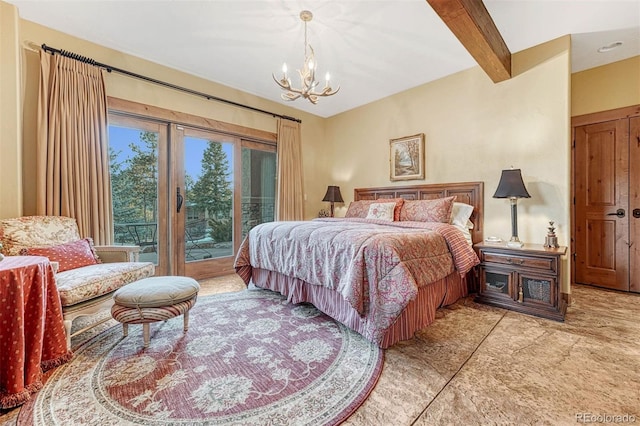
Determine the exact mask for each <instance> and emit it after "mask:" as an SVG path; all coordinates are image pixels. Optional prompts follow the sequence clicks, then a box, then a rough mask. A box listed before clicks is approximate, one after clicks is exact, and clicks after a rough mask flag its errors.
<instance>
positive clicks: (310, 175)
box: [0, 2, 329, 217]
mask: <svg viewBox="0 0 640 426" xmlns="http://www.w3.org/2000/svg"><path fill="white" fill-rule="evenodd" d="M0 4H2V5H5V4H6V3H2V2H0ZM27 42H32V43H35V44H36V45H41V44H43V43H45V44H47V45H49V46H52V47H55V48H59V49H64V50H69V51H73V52H75V53H78V54H81V55H83V56H87V57H90V58H92V59H94V60H96V61H98V62H102V63H105V64H109V65H112V66H114V67H118V68H122V69H125V70H128V71H132V72H135V73H138V74H142V75H146V76H149V77H153V78H155V79H158V80H162V81H166V82H169V83H173V84H176V85H180V86H184V87H187V88H190V89H193V90H196V91H200V92H204V93H208V94H211V95H214V96H217V97H220V98H223V99H228V100H231V101H234V102H238V103H243V104H247V105H250V106H253V107H255V108H260V109H264V110H268V111H273V112H276V113H280V114H283V115H289V116H292V117H296V118H300V119H301V120H302V153H303V162H304V168H305V175H304V188H305V193H306V194H307V197H308V199H309V200H310V201H311V202H312V204H313V208H309V207H308V206H306V205H305V216H307V217H314V216H316V215H317V210H316V205H317V204H316V203H314V202H313V200H316V199H317V200H320V199H322V196H323V195H324V191H325V190H326V179H325V178H324V176H325V175H326V170H327V167H326V165H327V164H328V161H329V160H328V157H327V156H328V153H327V151H326V150H324V149H323V147H324V126H325V120H324V119H323V118H321V117H318V116H314V115H312V114H308V113H304V112H301V111H298V110H294V109H293V108H291V107H289V106H286V105H283V104H281V103H278V102H273V101H270V100H267V99H264V98H259V97H257V96H254V95H251V94H248V93H245V92H242V91H239V90H235V89H232V88H229V87H226V86H222V85H220V84H217V83H214V82H211V81H208V80H205V79H202V78H199V77H195V76H193V75H189V74H186V73H184V72H180V71H177V70H174V69H171V68H168V67H165V66H162V65H159V64H156V63H152V62H149V61H146V60H143V59H140V58H137V57H133V56H131V55H127V54H125V53H122V52H118V51H115V50H112V49H107V48H105V47H102V46H99V45H96V44H93V43H90V42H88V41H85V40H81V39H78V38H75V37H71V36H69V35H67V34H63V33H61V32H58V31H55V30H52V29H50V28H46V27H43V26H41V25H38V24H35V23H33V22H29V21H25V20H20V41H19V43H27ZM20 51H21V54H22V56H23V61H22V63H23V65H22V67H21V70H20V72H19V75H20V76H22V78H23V86H22V93H23V96H24V123H25V124H24V128H25V132H24V138H23V139H24V140H23V144H22V146H23V147H24V152H25V155H26V156H27V158H31V157H32V156H33V154H34V153H35V150H36V142H35V138H36V134H35V128H36V111H37V95H38V71H39V57H38V54H37V53H34V52H31V51H29V50H27V49H20ZM105 77H106V87H107V94H108V95H109V96H114V97H119V98H123V99H127V100H132V101H136V102H140V103H144V104H148V105H153V106H158V107H162V108H167V109H173V110H176V111H181V112H187V113H191V114H195V115H198V116H201V117H206V118H211V119H215V120H218V121H222V122H226V123H232V124H236V125H241V126H245V127H249V128H254V129H260V130H265V131H269V132H274V133H275V132H276V119H274V118H273V117H271V116H270V115H264V114H260V113H256V112H251V111H249V110H245V109H241V108H238V107H234V106H230V105H226V104H224V103H219V102H212V101H207V100H206V99H204V98H200V97H196V96H193V95H189V94H185V93H182V92H179V91H176V90H172V89H168V88H164V87H161V86H158V85H154V84H151V83H146V82H144V81H142V80H137V79H134V78H131V77H127V76H124V75H122V74H117V73H105ZM20 115H22V112H21V114H20ZM14 127H15V126H14ZM11 146H12V147H13V148H15V147H19V146H20V143H19V142H16V143H14V144H11ZM15 160H16V158H15V155H11V156H10V157H7V161H8V162H9V163H11V162H13V163H14V164H15V163H16V161H15ZM3 161H4V156H3ZM25 163H26V165H25V167H24V169H22V170H21V173H22V174H23V181H24V183H25V185H24V186H25V190H24V213H25V214H33V213H34V212H35V162H30V161H26V162H25ZM17 181H19V179H15V178H14V179H12V183H16V182H17ZM3 187H4V185H3ZM9 189H11V192H13V191H14V189H15V186H12V185H9V186H8V187H7V192H9ZM3 192H4V190H3ZM305 204H306V203H305Z"/></svg>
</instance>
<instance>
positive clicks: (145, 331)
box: [142, 322, 149, 348]
mask: <svg viewBox="0 0 640 426" xmlns="http://www.w3.org/2000/svg"><path fill="white" fill-rule="evenodd" d="M142 335H143V336H144V347H145V348H148V347H149V323H148V322H145V323H144V324H142Z"/></svg>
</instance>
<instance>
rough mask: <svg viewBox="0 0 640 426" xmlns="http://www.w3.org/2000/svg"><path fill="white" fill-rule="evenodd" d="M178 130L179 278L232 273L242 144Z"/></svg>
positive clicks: (217, 135)
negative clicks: (222, 272)
mask: <svg viewBox="0 0 640 426" xmlns="http://www.w3.org/2000/svg"><path fill="white" fill-rule="evenodd" d="M174 129H175V136H176V137H175V140H176V144H175V155H172V158H173V159H175V160H176V163H178V164H175V168H174V171H175V174H174V179H175V182H176V185H175V193H176V200H175V203H176V209H175V215H174V223H175V228H176V230H177V232H175V233H174V241H175V243H176V248H177V249H176V252H175V253H174V255H175V257H174V258H175V261H176V264H177V265H178V274H179V275H186V276H191V277H195V278H201V277H207V276H212V274H215V272H214V271H224V270H227V271H228V270H232V268H233V261H234V259H235V252H236V250H235V247H234V243H235V242H236V238H235V236H234V233H235V232H234V230H235V228H236V221H235V217H234V210H235V209H234V207H235V204H236V202H235V199H236V198H237V196H236V179H235V177H234V168H235V167H234V166H235V162H236V161H238V160H237V157H238V155H237V151H238V150H239V148H240V140H239V139H238V138H235V137H232V136H228V135H223V134H220V133H216V132H211V131H206V130H201V129H194V128H189V127H184V126H175V127H174Z"/></svg>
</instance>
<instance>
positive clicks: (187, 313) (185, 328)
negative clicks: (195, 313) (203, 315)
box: [183, 311, 189, 331]
mask: <svg viewBox="0 0 640 426" xmlns="http://www.w3.org/2000/svg"><path fill="white" fill-rule="evenodd" d="M183 316H184V331H187V330H188V329H189V311H187V312H185V313H184V315H183Z"/></svg>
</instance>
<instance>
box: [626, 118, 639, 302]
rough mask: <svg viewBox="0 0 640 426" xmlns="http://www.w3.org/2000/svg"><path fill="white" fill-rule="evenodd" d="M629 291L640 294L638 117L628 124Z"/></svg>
mask: <svg viewBox="0 0 640 426" xmlns="http://www.w3.org/2000/svg"><path fill="white" fill-rule="evenodd" d="M629 164H630V169H629V222H630V223H629V241H630V244H631V247H630V253H629V259H630V262H629V263H630V264H629V271H630V277H629V281H630V282H629V290H631V291H633V292H636V293H640V117H632V118H631V119H630V123H629Z"/></svg>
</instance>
